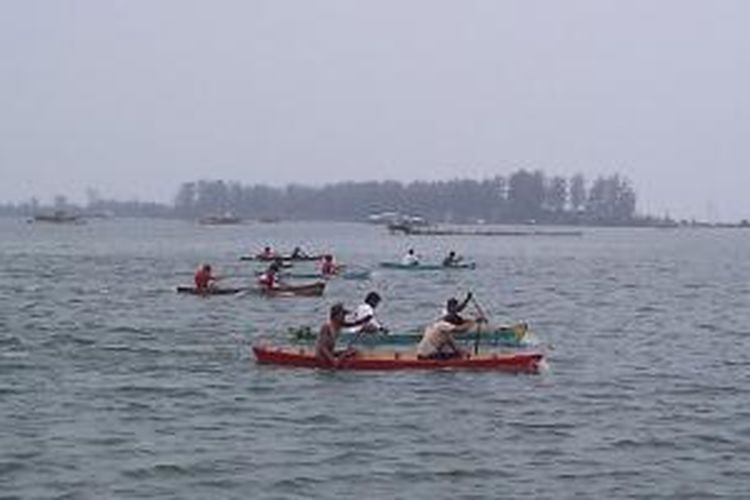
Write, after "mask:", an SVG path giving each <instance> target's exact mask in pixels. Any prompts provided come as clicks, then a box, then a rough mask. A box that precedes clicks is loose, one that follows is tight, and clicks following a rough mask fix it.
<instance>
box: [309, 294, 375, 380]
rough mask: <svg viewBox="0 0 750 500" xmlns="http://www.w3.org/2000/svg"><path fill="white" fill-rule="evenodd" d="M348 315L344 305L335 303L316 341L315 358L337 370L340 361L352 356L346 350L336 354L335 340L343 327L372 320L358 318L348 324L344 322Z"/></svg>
mask: <svg viewBox="0 0 750 500" xmlns="http://www.w3.org/2000/svg"><path fill="white" fill-rule="evenodd" d="M348 313H349V311H347V310H346V309H345V308H344V304H342V303H340V302H339V303H336V304H334V305H333V306H331V310H330V313H329V316H328V321H327V322H326V323H325V324H324V325H323V326H321V327H320V332H319V333H318V341H317V343H316V344H315V356H316V357H317V358H318V359H319V360H321V361H323V362H324V363H326V364H327V365H329V366H331V367H333V368H338V367H339V366H340V365H341V361H342V360H343V359H345V358H347V357H348V356H351V355H352V354H353V352H352V351H350V350H349V349H347V350H346V351H344V352H336V338H337V337H338V335H339V332H340V331H341V329H342V328H344V327H352V326H360V325H363V324H365V323H367V322H369V321H370V320H371V319H372V316H366V317H364V318H360V319H359V320H357V321H354V322H352V323H349V322H347V321H346V315H347V314H348Z"/></svg>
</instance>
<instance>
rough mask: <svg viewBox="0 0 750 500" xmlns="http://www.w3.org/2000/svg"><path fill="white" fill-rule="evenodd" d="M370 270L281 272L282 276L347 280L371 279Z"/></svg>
mask: <svg viewBox="0 0 750 500" xmlns="http://www.w3.org/2000/svg"><path fill="white" fill-rule="evenodd" d="M370 274H371V273H370V271H367V270H363V271H342V272H339V273H335V274H321V273H316V272H312V273H295V272H289V273H281V277H282V278H292V279H319V280H325V279H331V278H342V279H345V280H368V279H370Z"/></svg>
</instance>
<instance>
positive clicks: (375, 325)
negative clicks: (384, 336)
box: [346, 292, 388, 333]
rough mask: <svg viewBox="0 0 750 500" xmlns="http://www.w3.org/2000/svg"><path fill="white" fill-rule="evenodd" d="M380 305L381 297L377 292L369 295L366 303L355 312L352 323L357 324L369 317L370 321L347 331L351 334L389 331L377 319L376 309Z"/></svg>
mask: <svg viewBox="0 0 750 500" xmlns="http://www.w3.org/2000/svg"><path fill="white" fill-rule="evenodd" d="M378 304H380V295H379V294H378V293H377V292H370V293H368V294H367V297H365V301H364V302H363V303H362V304H360V305H359V306H358V307H357V310H356V311H354V317H353V318H352V322H354V323H356V322H357V321H361V320H363V319H364V318H367V317H368V316H369V317H370V321H368V322H366V323H364V324H362V325H358V326H355V327H351V328H348V329H347V330H346V331H347V332H350V333H360V332H361V333H386V332H387V331H388V330H387V329H386V328H384V327H383V325H381V324H380V322H379V321H378V320H377V319H375V308H376V307H378Z"/></svg>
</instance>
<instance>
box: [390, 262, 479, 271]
mask: <svg viewBox="0 0 750 500" xmlns="http://www.w3.org/2000/svg"><path fill="white" fill-rule="evenodd" d="M380 267H382V268H384V269H400V270H404V271H439V270H452V269H475V268H476V267H477V264H476V262H465V263H460V264H453V265H452V266H444V265H442V264H411V265H410V264H402V263H401V262H381V263H380Z"/></svg>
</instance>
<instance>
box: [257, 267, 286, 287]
mask: <svg viewBox="0 0 750 500" xmlns="http://www.w3.org/2000/svg"><path fill="white" fill-rule="evenodd" d="M280 267H281V266H280V265H279V262H278V261H273V262H271V265H270V266H268V269H266V272H264V273H263V274H261V276H260V278H258V284H259V285H260V286H261V288H262V289H263V290H273V289H274V288H277V287H278V286H279V269H280Z"/></svg>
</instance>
